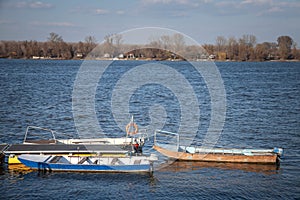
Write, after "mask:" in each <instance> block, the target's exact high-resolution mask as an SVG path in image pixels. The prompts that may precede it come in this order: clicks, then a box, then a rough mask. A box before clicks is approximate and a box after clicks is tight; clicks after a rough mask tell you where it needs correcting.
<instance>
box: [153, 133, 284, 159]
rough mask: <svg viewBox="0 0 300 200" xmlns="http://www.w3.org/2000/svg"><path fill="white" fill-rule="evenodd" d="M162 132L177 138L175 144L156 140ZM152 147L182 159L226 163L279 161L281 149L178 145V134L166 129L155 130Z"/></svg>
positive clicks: (166, 154) (168, 155)
mask: <svg viewBox="0 0 300 200" xmlns="http://www.w3.org/2000/svg"><path fill="white" fill-rule="evenodd" d="M159 133H163V134H167V135H172V136H174V137H176V138H177V144H175V145H170V144H163V143H159V142H158V141H157V134H159ZM154 138H155V139H154V146H153V149H155V150H156V151H158V152H160V153H161V154H163V155H164V156H167V157H169V158H172V159H175V160H182V161H201V162H228V163H261V164H275V163H279V161H280V156H282V155H283V149H281V148H274V149H224V148H205V147H189V146H188V147H187V146H179V135H178V134H176V133H170V132H166V131H155V135H154Z"/></svg>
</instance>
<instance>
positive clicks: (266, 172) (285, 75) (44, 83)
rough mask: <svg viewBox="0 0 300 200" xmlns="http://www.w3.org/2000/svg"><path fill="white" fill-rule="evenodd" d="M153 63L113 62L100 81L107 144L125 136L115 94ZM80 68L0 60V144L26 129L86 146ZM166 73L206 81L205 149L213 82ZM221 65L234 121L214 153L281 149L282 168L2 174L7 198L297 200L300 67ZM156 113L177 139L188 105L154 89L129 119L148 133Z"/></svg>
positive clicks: (141, 93)
mask: <svg viewBox="0 0 300 200" xmlns="http://www.w3.org/2000/svg"><path fill="white" fill-rule="evenodd" d="M101 62H103V61H93V62H92V63H94V64H97V63H98V64H99V63H101ZM147 63H149V61H148V62H146V61H117V62H114V63H112V64H111V66H110V68H108V69H107V71H106V72H105V73H104V74H103V77H102V79H101V80H100V81H99V83H98V84H99V85H98V87H97V90H96V94H95V100H96V101H95V109H96V115H97V117H98V120H99V124H100V126H101V128H102V129H103V130H104V131H105V132H106V133H107V135H108V136H111V137H119V136H120V134H121V130H120V128H119V127H118V126H117V125H116V124H117V123H116V122H115V121H114V117H113V114H112V111H111V109H110V103H111V101H110V97H111V92H112V90H113V87H114V85H115V84H116V82H117V81H118V80H119V79H120V77H122V74H124V73H125V72H128V71H129V70H130V69H133V68H134V67H135V66H138V65H141V64H147ZM81 64H82V61H55V60H51V61H49V60H0V96H1V101H0V143H21V142H22V139H23V137H24V133H25V130H26V127H27V126H28V125H36V126H41V127H45V128H50V129H53V130H55V131H57V132H58V134H57V137H58V138H76V137H79V136H80V135H78V133H77V131H76V128H75V124H74V119H73V113H72V92H73V86H74V82H75V79H76V75H77V72H78V70H79V68H80V65H81ZM160 64H164V65H169V66H172V67H173V68H174V69H176V70H177V71H178V72H180V73H182V74H183V75H184V77H185V78H186V79H187V80H188V81H189V82H191V83H192V85H193V83H196V82H197V81H198V82H197V83H198V84H194V85H197V86H194V90H195V91H197V92H196V95H197V98H198V100H199V108H200V111H201V118H200V121H201V122H200V125H199V130H198V133H197V136H196V137H195V139H194V141H193V142H194V143H195V144H197V145H199V144H201V142H202V139H203V135H204V134H205V132H206V131H207V129H208V126H209V123H208V121H209V120H208V119H209V118H210V109H211V107H210V105H209V102H210V99H209V91H208V89H207V88H206V86H205V82H204V81H203V79H201V77H199V76H198V75H197V73H196V72H195V70H194V69H192V68H191V66H190V65H189V64H188V63H185V62H160ZM216 65H217V67H218V69H219V71H220V73H221V76H222V79H223V81H224V87H225V90H226V121H225V125H224V128H223V131H222V134H221V136H220V138H219V140H218V142H217V144H216V146H220V147H240V148H273V147H282V148H284V151H285V152H284V157H283V158H282V162H281V165H280V167H277V166H273V165H271V166H268V165H267V166H266V165H249V164H244V165H240V164H222V163H189V162H188V163H186V162H180V163H178V162H175V163H171V164H168V163H163V164H162V165H160V166H158V168H157V169H159V170H156V171H155V172H154V174H153V175H152V176H150V175H145V174H93V173H87V174H86V173H46V174H43V173H38V172H29V173H27V172H24V171H18V170H13V169H7V167H6V166H4V167H2V169H0V191H1V193H0V197H1V199H129V198H130V199H183V198H185V199H299V198H300V173H299V169H300V149H299V143H300V124H299V121H300V101H299V99H300V63H299V62H263V63H256V62H253V63H252V62H251V63H248V62H243V63H240V62H220V63H216ZM197 78H199V79H197ZM156 104H159V105H160V106H162V107H164V109H165V112H166V114H167V118H166V123H165V126H164V129H165V130H170V131H176V130H178V128H179V126H180V125H179V124H180V119H181V114H180V106H183V105H180V102H179V100H178V98H177V97H176V95H174V94H172V91H171V90H170V89H168V88H167V87H163V86H161V85H157V84H148V85H145V86H143V87H141V88H139V89H137V90H136V91H135V93H134V94H133V96H132V98H131V100H130V105H129V109H130V113H131V114H134V116H135V120H136V122H137V123H138V124H140V125H141V126H146V125H149V124H150V123H151V120H150V115H149V110H150V109H151V106H153V105H156ZM187 105H188V103H187ZM184 106H186V105H184ZM191 109H192V108H191ZM152 142H153V141H152V139H151V138H150V141H148V144H147V146H146V148H149V149H150V148H151V145H152ZM149 151H151V150H149ZM163 166H165V167H163Z"/></svg>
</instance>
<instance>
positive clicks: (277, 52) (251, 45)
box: [0, 33, 300, 61]
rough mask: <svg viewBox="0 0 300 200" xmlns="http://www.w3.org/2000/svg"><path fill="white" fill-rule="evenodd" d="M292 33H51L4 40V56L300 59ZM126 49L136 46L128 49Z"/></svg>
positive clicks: (0, 47) (1, 45) (1, 54)
mask: <svg viewBox="0 0 300 200" xmlns="http://www.w3.org/2000/svg"><path fill="white" fill-rule="evenodd" d="M296 46H297V45H296V43H295V42H294V41H293V39H292V38H291V37H290V36H279V37H278V38H277V41H276V42H263V43H257V40H256V37H255V36H254V35H243V36H242V37H241V38H238V39H236V38H235V37H229V38H225V37H223V36H218V37H217V38H216V42H215V44H204V45H202V46H201V47H200V46H197V45H187V44H186V42H185V40H184V37H183V36H182V35H180V34H174V35H171V36H169V35H163V36H161V37H159V38H156V39H152V40H151V41H150V42H149V43H148V44H146V45H133V44H123V40H122V35H119V34H115V35H107V36H105V38H104V42H103V43H101V44H98V43H97V41H96V39H95V37H93V36H87V37H86V38H85V39H84V41H83V42H81V41H80V42H65V41H64V40H63V39H62V36H60V35H58V34H56V33H50V34H49V37H48V38H47V41H46V42H38V41H32V40H31V41H0V58H16V59H18V58H22V59H85V58H86V59H112V58H118V59H156V60H168V59H169V60H170V59H172V60H176V59H177V60H184V59H188V60H230V61H268V60H292V59H296V60H300V51H299V50H298V49H297V48H296ZM126 49H132V50H131V51H129V52H125V51H126Z"/></svg>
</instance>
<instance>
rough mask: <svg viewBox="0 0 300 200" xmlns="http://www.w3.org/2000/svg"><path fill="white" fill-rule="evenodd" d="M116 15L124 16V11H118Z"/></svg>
mask: <svg viewBox="0 0 300 200" xmlns="http://www.w3.org/2000/svg"><path fill="white" fill-rule="evenodd" d="M116 13H117V14H118V15H124V14H125V11H124V10H118V11H117V12H116Z"/></svg>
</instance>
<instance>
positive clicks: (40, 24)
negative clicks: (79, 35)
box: [30, 21, 76, 27]
mask: <svg viewBox="0 0 300 200" xmlns="http://www.w3.org/2000/svg"><path fill="white" fill-rule="evenodd" d="M30 24H31V25H34V26H56V27H75V26H76V25H74V24H72V23H70V22H39V21H34V22H31V23H30Z"/></svg>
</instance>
